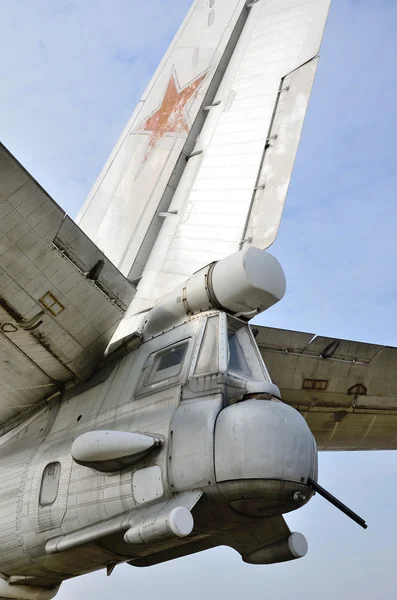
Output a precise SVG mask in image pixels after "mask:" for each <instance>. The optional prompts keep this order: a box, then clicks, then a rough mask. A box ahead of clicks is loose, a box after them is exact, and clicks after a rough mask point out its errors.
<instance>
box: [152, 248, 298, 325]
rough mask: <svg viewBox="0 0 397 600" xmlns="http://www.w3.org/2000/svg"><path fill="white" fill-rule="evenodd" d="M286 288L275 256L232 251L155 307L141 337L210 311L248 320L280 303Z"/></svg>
mask: <svg viewBox="0 0 397 600" xmlns="http://www.w3.org/2000/svg"><path fill="white" fill-rule="evenodd" d="M285 288H286V284H285V276H284V272H283V270H282V268H281V265H280V263H279V262H278V261H277V260H276V259H275V258H274V256H272V255H271V254H268V253H267V252H265V251H263V250H259V248H249V249H248V250H242V251H240V252H235V253H234V254H231V255H230V256H228V257H227V258H224V259H223V260H220V261H219V262H217V263H212V264H210V265H207V266H206V267H204V268H203V269H200V271H197V273H194V275H192V276H191V277H190V279H188V280H187V281H186V282H185V283H183V284H182V285H180V286H179V287H178V288H177V289H176V290H175V291H174V292H172V293H171V294H169V295H168V296H166V297H165V298H163V300H161V301H160V302H159V303H158V304H156V306H155V307H154V308H152V310H151V311H150V313H149V314H148V316H147V319H146V320H145V323H144V335H145V336H147V337H150V336H152V335H156V334H157V333H160V332H162V331H166V330H167V329H170V328H171V327H174V326H176V325H178V324H179V323H180V322H182V321H183V319H185V318H186V316H187V315H194V314H197V313H200V312H204V311H207V310H211V309H218V310H223V311H225V312H228V313H230V314H234V315H235V314H239V315H242V316H244V315H246V316H247V318H249V317H250V316H252V314H253V313H255V312H257V313H260V312H262V311H264V310H267V309H268V308H270V307H271V306H273V304H275V303H276V302H278V301H279V300H281V299H282V297H283V296H284V294H285Z"/></svg>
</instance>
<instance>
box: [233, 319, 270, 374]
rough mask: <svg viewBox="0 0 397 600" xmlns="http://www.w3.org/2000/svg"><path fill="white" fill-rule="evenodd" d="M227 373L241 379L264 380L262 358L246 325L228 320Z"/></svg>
mask: <svg viewBox="0 0 397 600" xmlns="http://www.w3.org/2000/svg"><path fill="white" fill-rule="evenodd" d="M228 341H229V364H228V372H229V373H231V374H232V375H236V376H237V377H242V378H243V379H251V380H254V381H262V380H263V379H266V376H265V370H264V366H263V363H262V358H261V357H260V355H259V350H258V348H257V346H256V342H255V340H254V339H253V337H252V335H251V333H250V331H249V327H248V325H244V324H243V323H241V322H239V321H236V320H235V319H231V318H228Z"/></svg>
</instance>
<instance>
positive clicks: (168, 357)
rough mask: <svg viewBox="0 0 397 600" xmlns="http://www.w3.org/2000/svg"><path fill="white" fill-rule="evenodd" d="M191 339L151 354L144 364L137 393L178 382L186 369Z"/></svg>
mask: <svg viewBox="0 0 397 600" xmlns="http://www.w3.org/2000/svg"><path fill="white" fill-rule="evenodd" d="M189 344H190V339H187V340H183V341H182V342H178V343H176V344H173V345H172V346H167V348H163V349H161V350H158V351H156V352H153V353H152V354H150V355H149V356H148V358H147V360H146V362H145V364H144V366H143V369H142V373H141V376H140V378H139V382H138V386H137V390H136V393H135V395H137V396H139V395H141V394H148V393H150V392H151V391H154V390H156V389H157V388H160V387H163V386H166V385H171V384H175V383H178V382H179V381H180V380H181V378H182V376H183V371H184V365H185V363H186V357H187V353H188V349H189Z"/></svg>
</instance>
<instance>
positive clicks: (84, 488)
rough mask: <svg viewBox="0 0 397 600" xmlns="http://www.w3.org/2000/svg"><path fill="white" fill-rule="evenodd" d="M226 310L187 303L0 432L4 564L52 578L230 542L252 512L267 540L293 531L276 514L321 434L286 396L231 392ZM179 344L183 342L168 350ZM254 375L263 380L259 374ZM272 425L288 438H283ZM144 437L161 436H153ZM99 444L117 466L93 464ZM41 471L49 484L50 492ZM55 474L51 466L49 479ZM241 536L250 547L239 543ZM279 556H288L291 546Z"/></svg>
mask: <svg viewBox="0 0 397 600" xmlns="http://www.w3.org/2000/svg"><path fill="white" fill-rule="evenodd" d="M211 319H215V320H216V323H219V326H218V329H217V331H218V336H219V338H218V341H217V352H218V353H219V359H218V360H217V361H216V370H215V371H214V372H213V373H212V374H210V373H208V374H206V373H204V374H203V375H200V374H197V373H196V370H197V368H198V365H199V364H200V357H201V356H202V353H203V352H206V351H207V346H206V344H207V343H208V338H206V336H205V335H204V332H205V329H206V327H207V325H208V324H209V322H210V320H211ZM211 323H212V322H211ZM221 323H223V326H222V327H221ZM227 323H228V320H227V318H226V315H225V314H224V313H219V312H218V311H210V312H208V313H203V314H202V315H199V316H193V317H188V318H187V321H186V322H185V323H183V324H181V325H179V326H178V327H175V328H172V329H170V330H169V331H166V332H165V333H162V334H159V335H157V336H154V337H152V338H151V339H149V340H147V341H146V342H143V343H142V344H141V345H140V346H139V347H138V348H137V349H135V350H133V351H132V352H131V353H130V354H128V355H127V356H124V357H123V358H121V360H119V362H118V363H116V364H114V365H113V367H112V370H111V372H109V373H108V374H107V376H106V377H104V378H101V377H96V379H95V378H93V380H92V387H90V385H89V382H88V384H87V385H86V386H85V389H84V391H83V392H82V393H78V390H77V391H76V393H75V395H73V392H71V391H69V392H68V393H67V394H64V395H63V397H62V395H61V396H59V397H58V399H55V401H54V403H53V405H52V406H51V407H50V406H49V407H47V408H46V410H44V411H41V412H40V413H38V414H37V416H36V417H35V418H33V419H32V420H31V422H30V423H29V424H28V425H27V426H26V427H25V428H23V429H21V430H20V431H18V432H16V433H15V436H14V437H11V438H10V439H9V440H8V441H7V442H6V443H4V444H3V446H2V453H1V459H0V468H1V469H2V472H3V473H5V474H7V473H13V474H14V473H15V474H16V477H17V478H16V479H15V480H14V478H9V477H6V478H5V479H2V481H1V482H0V502H2V503H6V504H7V506H8V507H9V510H7V512H4V513H2V516H1V519H2V520H1V521H0V567H1V572H2V573H5V574H6V576H7V577H8V578H9V577H14V578H16V577H28V578H29V582H30V583H29V585H31V586H33V587H37V588H42V587H46V588H51V587H54V586H56V585H59V583H60V582H61V581H62V580H63V579H66V578H68V577H73V576H76V575H80V574H82V573H84V572H88V571H92V570H95V569H100V568H105V567H106V565H107V564H109V563H112V562H114V561H120V560H121V561H129V562H130V561H132V562H133V561H138V562H139V561H143V562H145V561H147V562H149V563H150V562H153V561H155V562H156V561H157V560H158V561H159V562H161V560H165V559H166V560H169V559H171V558H172V557H173V556H174V555H175V553H178V552H182V553H184V552H186V553H190V552H191V551H196V550H194V548H196V547H200V548H204V547H212V546H213V545H217V544H223V543H229V545H232V547H234V546H233V544H234V543H235V542H233V540H234V539H235V538H234V537H233V540H232V539H229V541H227V539H226V538H224V536H225V535H228V532H229V531H234V534H233V535H236V536H237V538H238V531H239V530H240V528H241V527H245V528H246V527H249V526H250V523H251V521H252V519H253V518H255V519H258V515H260V517H261V518H262V520H261V522H262V521H263V526H264V533H263V536H262V537H261V545H262V546H263V545H266V544H268V543H273V542H275V541H277V542H278V541H280V540H284V539H287V538H288V535H290V532H289V530H288V528H287V526H286V525H285V523H284V521H283V519H282V517H281V516H280V515H281V514H282V513H283V512H287V511H288V510H293V509H296V508H299V506H300V505H301V504H302V503H301V504H299V503H296V502H295V501H294V500H293V497H294V494H296V493H297V492H305V494H306V496H305V497H306V498H307V499H309V497H310V493H307V490H306V486H305V484H304V483H300V478H301V477H304V478H306V477H307V476H308V475H310V476H311V477H312V478H315V477H316V471H315V467H314V466H313V465H314V463H315V460H314V453H315V447H314V445H313V442H312V438H311V434H310V432H309V431H308V430H307V428H306V426H305V422H304V420H303V419H302V418H301V417H300V415H299V414H298V413H296V412H295V411H294V410H293V409H291V408H290V407H288V406H285V405H283V404H282V403H281V402H275V401H271V400H253V399H251V400H246V401H242V402H240V403H238V404H235V402H236V400H237V399H238V398H240V401H241V400H243V398H244V397H245V395H246V394H247V390H248V389H250V381H249V378H248V377H247V376H245V377H244V376H242V375H240V376H236V375H233V374H232V373H229V371H228V366H227V364H228V361H227V360H226V359H224V358H223V357H222V356H223V352H224V350H223V349H222V348H223V342H222V343H221V337H222V336H226V344H227V331H228V325H227ZM236 326H238V327H240V329H239V331H240V333H241V332H243V331H245V330H246V336H247V337H246V338H244V339H246V341H247V343H249V344H255V342H254V341H253V337H252V336H251V334H250V333H249V329H248V326H247V325H246V324H245V323H244V322H238V321H236V320H234V321H233V327H236ZM173 347H175V348H176V351H178V348H183V350H182V351H181V353H180V354H177V355H175V354H174V353H173V352H172V350H169V349H170V348H173ZM252 348H253V349H254V348H255V346H252ZM253 351H254V350H253ZM167 352H168V354H167ZM228 352H230V351H228ZM255 352H256V351H255ZM169 356H170V357H174V356H178V357H179V358H178V360H179V359H180V360H181V365H180V369H179V366H178V369H179V370H177V368H176V367H174V366H172V365H171V366H168V362H166V366H165V372H166V375H167V374H168V376H166V377H165V378H163V379H159V380H157V375H156V373H157V371H156V368H158V367H159V365H161V362H159V361H164V360H166V361H168V360H170V359H169V358H168V357H169ZM254 356H256V357H257V359H256V360H257V361H258V363H257V369H258V370H257V376H258V373H262V377H263V385H262V388H263V389H269V390H270V389H273V388H272V387H271V386H270V387H269V385H267V384H266V382H269V377H268V374H267V371H266V369H265V367H264V365H263V363H262V362H261V359H260V355H259V352H256V354H254ZM164 357H166V358H164ZM181 357H182V358H181ZM171 360H172V361H173V360H175V359H174V358H172V359H171ZM214 364H215V363H214ZM104 368H105V369H106V368H107V367H106V365H105V366H104ZM252 368H253V367H252ZM222 369H225V370H224V371H223V372H222ZM160 373H161V370H160ZM97 381H99V383H96V382H97ZM152 381H153V383H152ZM237 382H238V385H237ZM255 386H256V387H255ZM255 386H254V387H255V389H261V386H260V385H259V384H258V381H256V384H255ZM252 389H253V388H252V385H251V392H252ZM251 395H252V394H251ZM287 417H288V418H287ZM286 418H287V422H286V421H285V419H286ZM245 426H246V429H245ZM274 427H276V429H275V430H274V435H273V437H272V438H271V439H270V438H269V436H271V434H272V428H274ZM230 428H231V429H230ZM231 431H233V432H234V433H233V434H232V435H230V433H231ZM90 432H91V433H90ZM95 432H98V433H97V434H95ZM120 432H125V433H124V434H123V435H120ZM127 432H130V434H128V433H127ZM134 434H135V435H134ZM279 434H281V436H284V438H285V439H286V440H287V439H289V440H290V442H288V443H287V444H286V445H285V446H283V445H279V446H277V445H276V444H275V441H276V439H277V435H279ZM299 436H302V439H300V437H299ZM248 439H250V440H251V441H250V444H251V446H250V447H248V446H247V444H246V443H247V440H248ZM76 440H77V441H76ZM150 440H152V441H153V440H157V441H158V443H157V442H156V443H157V445H156V446H153V447H151V446H150V444H149V441H150ZM271 440H273V441H271ZM214 442H215V443H214ZM269 442H270V446H268V443H269ZM138 446H139V447H138ZM135 447H136V448H137V451H141V450H142V448H143V447H144V449H146V448H147V449H148V450H150V452H149V453H148V454H147V455H145V454H143V455H142V456H141V457H140V460H138V461H137V462H133V464H128V462H127V464H124V465H123V464H120V466H119V470H118V471H116V470H115V469H116V466H117V465H116V462H117V460H122V459H123V458H124V457H125V455H126V453H127V455H126V456H127V459H129V457H130V456H131V452H132V450H131V449H132V448H135ZM268 447H269V448H270V449H272V448H273V459H274V464H273V465H272V464H271V460H270V458H269V452H267V451H266V448H268ZM72 448H73V450H72ZM297 451H299V453H301V457H300V459H299V460H298V459H297V458H296V457H293V458H291V457H290V459H289V462H288V459H287V453H288V452H297ZM72 452H73V453H74V455H76V456H77V455H78V458H79V459H80V460H79V461H78V462H76V460H73V455H72ZM280 453H281V454H280ZM237 454H238V455H239V456H237ZM306 454H307V455H306ZM83 455H84V456H83ZM84 457H85V458H87V461H88V462H87V464H82V463H84V460H81V459H82V458H84ZM95 458H96V459H98V460H99V459H101V460H102V461H104V463H106V461H109V464H110V467H111V468H108V469H107V472H101V468H95V460H94V459H95ZM79 462H80V464H78V463H79ZM52 465H56V467H52ZM102 466H103V465H102ZM48 477H50V490H53V489H55V498H54V499H53V500H52V501H51V498H50V501H48V490H47V489H46V486H47V485H49V484H48V481H47V479H48ZM51 477H58V481H56V482H55V484H56V485H55V488H54V485H53V484H54V482H53V481H52V480H51ZM269 479H272V480H273V481H272V483H270V484H269ZM8 481H10V482H11V483H6V482H8ZM14 481H15V482H16V483H15V485H14V484H13V483H12V482H14ZM51 486H52V487H51ZM51 493H52V492H51ZM253 499H254V500H253ZM291 502H292V505H291ZM248 505H249V508H248V509H247V506H248ZM263 507H265V508H266V510H264V508H263ZM272 519H273V520H272ZM274 519H275V520H274ZM190 524H191V526H190ZM269 532H270V533H269ZM225 540H226V541H225ZM236 547H237V549H239V551H241V553H242V554H243V555H245V554H246V548H245V546H244V547H241V548H240V546H239V545H238V544H237V546H236ZM277 547H278V546H277ZM250 548H251V547H250ZM280 548H281V546H280ZM283 548H284V546H283ZM255 549H256V547H255V548H253V549H252V550H253V551H254V550H255ZM247 552H248V550H247ZM280 552H281V551H280ZM283 552H284V551H283ZM156 556H157V558H155V557H156ZM282 556H284V559H283V560H285V556H286V554H285V552H284V554H283V553H281V554H280V557H282ZM289 558H294V557H293V556H292V557H289ZM280 560H282V558H280Z"/></svg>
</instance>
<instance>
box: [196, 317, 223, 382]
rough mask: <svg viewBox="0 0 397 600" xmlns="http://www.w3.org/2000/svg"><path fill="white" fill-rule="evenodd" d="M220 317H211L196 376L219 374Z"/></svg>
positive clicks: (208, 321)
mask: <svg viewBox="0 0 397 600" xmlns="http://www.w3.org/2000/svg"><path fill="white" fill-rule="evenodd" d="M218 354H219V317H218V315H217V316H216V317H209V319H208V320H207V324H206V326H205V331H204V336H203V341H202V342H201V347H200V353H199V355H198V359H197V363H196V368H195V370H194V374H195V375H207V374H209V373H217V372H218V369H219V357H218Z"/></svg>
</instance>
